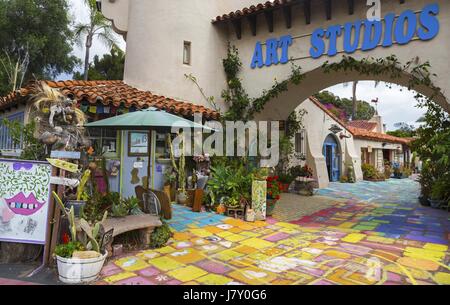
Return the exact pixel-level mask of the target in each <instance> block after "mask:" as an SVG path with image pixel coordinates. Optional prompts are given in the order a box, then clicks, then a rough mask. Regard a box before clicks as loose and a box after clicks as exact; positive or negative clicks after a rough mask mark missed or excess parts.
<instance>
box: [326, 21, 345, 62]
mask: <svg viewBox="0 0 450 305" xmlns="http://www.w3.org/2000/svg"><path fill="white" fill-rule="evenodd" d="M341 34H342V29H341V26H340V25H332V26H330V27H329V28H328V29H327V32H326V35H327V38H329V40H330V46H329V48H328V56H334V55H336V54H337V38H338V36H341Z"/></svg>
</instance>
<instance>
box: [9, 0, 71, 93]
mask: <svg viewBox="0 0 450 305" xmlns="http://www.w3.org/2000/svg"><path fill="white" fill-rule="evenodd" d="M68 11H69V6H68V4H67V0H53V1H49V0H0V29H1V31H0V59H1V60H2V61H3V63H4V64H5V66H6V68H5V66H4V65H3V64H0V95H5V94H7V93H9V92H10V91H11V90H13V89H14V88H13V87H17V86H18V85H19V84H20V82H21V79H22V76H23V82H27V81H29V80H31V79H33V78H54V77H56V76H57V75H59V74H61V73H64V72H65V73H70V72H72V71H73V68H74V67H75V65H76V64H77V63H78V60H77V58H76V57H75V56H72V55H71V52H72V49H73V42H74V36H73V33H72V31H71V30H70V18H69V15H68V13H67V12H68ZM8 57H9V59H8ZM26 57H28V59H26ZM25 59H26V60H25ZM27 62H28V64H25V65H22V64H23V63H27ZM20 66H22V68H25V67H26V69H20ZM16 67H18V68H19V69H16ZM11 72H13V73H12V75H14V74H15V72H18V73H17V77H10V76H11ZM15 81H16V86H14V82H15Z"/></svg>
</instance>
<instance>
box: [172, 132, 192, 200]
mask: <svg viewBox="0 0 450 305" xmlns="http://www.w3.org/2000/svg"><path fill="white" fill-rule="evenodd" d="M178 136H182V135H178ZM167 139H168V142H169V150H170V160H171V161H172V167H173V170H174V171H175V172H176V173H177V174H178V192H177V201H178V203H179V204H181V205H185V204H186V203H187V201H188V194H187V192H186V169H185V166H186V159H185V154H184V153H185V152H184V139H183V140H182V141H181V142H180V147H179V149H180V157H179V160H178V164H177V162H176V161H175V153H174V151H173V145H172V138H171V137H167Z"/></svg>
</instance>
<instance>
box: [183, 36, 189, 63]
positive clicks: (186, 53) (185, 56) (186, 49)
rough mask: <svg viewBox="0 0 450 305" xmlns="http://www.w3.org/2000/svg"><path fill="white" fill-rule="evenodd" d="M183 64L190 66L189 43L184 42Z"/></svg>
mask: <svg viewBox="0 0 450 305" xmlns="http://www.w3.org/2000/svg"><path fill="white" fill-rule="evenodd" d="M183 64H185V65H191V42H190V41H185V42H184V46H183Z"/></svg>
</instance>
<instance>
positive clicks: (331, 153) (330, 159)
mask: <svg viewBox="0 0 450 305" xmlns="http://www.w3.org/2000/svg"><path fill="white" fill-rule="evenodd" d="M323 155H324V157H325V162H326V165H327V170H328V178H329V180H330V181H331V182H336V181H339V178H340V177H341V171H340V163H341V157H340V155H341V152H340V150H339V145H338V143H337V141H336V139H335V138H334V137H333V136H331V135H330V136H328V137H327V138H326V140H325V143H324V145H323Z"/></svg>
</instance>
